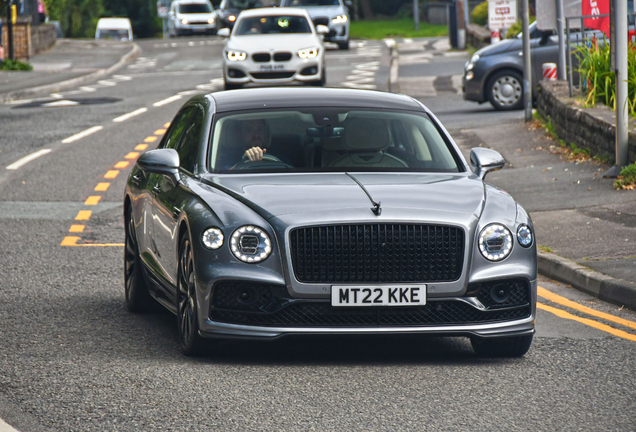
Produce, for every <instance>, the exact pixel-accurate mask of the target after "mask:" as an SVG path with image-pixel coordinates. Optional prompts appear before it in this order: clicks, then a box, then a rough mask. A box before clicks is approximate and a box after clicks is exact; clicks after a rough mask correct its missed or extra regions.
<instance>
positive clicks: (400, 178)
mask: <svg viewBox="0 0 636 432" xmlns="http://www.w3.org/2000/svg"><path fill="white" fill-rule="evenodd" d="M352 175H353V177H355V179H356V180H358V181H359V182H360V184H362V185H363V186H364V188H365V189H366V190H367V191H368V192H369V194H370V195H371V197H372V198H373V200H374V201H376V202H381V208H382V213H381V215H379V216H376V215H375V214H374V213H373V211H372V210H371V207H373V206H372V203H371V200H370V199H369V197H367V195H366V193H365V191H364V190H363V189H362V187H360V186H359V185H358V184H356V182H355V181H354V180H353V179H352V178H351V177H349V176H348V175H346V174H344V173H316V174H238V175H213V174H208V175H206V176H204V178H203V181H204V182H206V183H208V184H210V185H211V186H214V187H215V188H217V189H220V190H222V191H224V192H225V193H227V194H229V195H231V196H233V197H234V198H236V199H238V200H239V201H241V202H243V203H244V204H245V205H247V206H248V207H250V208H252V209H253V210H254V211H256V212H257V213H259V214H260V215H261V216H262V217H264V218H265V219H268V220H272V219H277V220H279V221H281V222H283V224H284V225H286V226H289V225H304V224H313V223H330V222H331V223H337V222H340V223H341V222H343V221H371V222H385V221H388V220H391V221H411V222H423V221H437V222H445V223H456V224H462V225H465V226H468V225H471V224H472V223H473V222H474V221H475V220H476V219H477V218H479V216H480V214H481V212H482V210H483V205H484V196H485V192H484V184H483V182H482V181H481V180H479V179H478V178H477V177H476V176H466V175H462V174H446V173H440V174H419V173H418V174H412V173H408V174H393V173H386V174H385V173H365V174H352Z"/></svg>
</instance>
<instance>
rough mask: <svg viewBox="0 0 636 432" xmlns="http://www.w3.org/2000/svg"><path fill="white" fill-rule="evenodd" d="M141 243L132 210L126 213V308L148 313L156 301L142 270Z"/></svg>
mask: <svg viewBox="0 0 636 432" xmlns="http://www.w3.org/2000/svg"><path fill="white" fill-rule="evenodd" d="M141 266H142V263H141V258H140V257H139V242H138V241H137V233H136V231H135V221H134V219H133V216H132V211H131V210H130V208H129V209H128V211H127V212H126V243H125V247H124V289H125V295H126V307H127V308H128V310H129V311H130V312H148V311H149V310H151V308H152V306H154V305H153V302H154V300H153V299H152V297H151V296H150V293H149V292H148V285H147V283H146V279H145V276H144V272H143V269H142V268H141Z"/></svg>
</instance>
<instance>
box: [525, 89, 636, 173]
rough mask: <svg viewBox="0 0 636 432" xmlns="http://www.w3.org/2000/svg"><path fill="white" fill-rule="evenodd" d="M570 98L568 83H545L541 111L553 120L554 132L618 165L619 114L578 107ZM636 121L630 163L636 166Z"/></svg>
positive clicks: (539, 100) (632, 123) (632, 124)
mask: <svg viewBox="0 0 636 432" xmlns="http://www.w3.org/2000/svg"><path fill="white" fill-rule="evenodd" d="M578 104H579V102H578V101H577V99H576V98H570V97H569V90H568V83H567V82H566V81H541V82H540V83H539V91H538V93H537V110H538V111H539V113H540V114H541V115H542V116H543V117H544V118H546V119H547V118H548V117H550V119H551V120H552V125H553V127H554V131H555V132H556V133H557V134H558V135H559V137H560V138H561V139H562V140H563V141H565V142H566V143H568V144H570V143H574V144H576V146H577V147H579V148H582V149H587V150H589V152H590V154H591V155H593V156H599V157H602V158H606V159H608V160H610V161H612V163H613V161H614V157H615V155H616V139H615V134H616V126H615V125H616V114H615V112H614V111H613V110H612V109H610V108H608V107H606V106H601V105H598V106H597V107H595V108H582V107H580V106H577V105H578ZM635 127H636V119H634V118H633V117H631V118H630V121H629V131H630V132H629V163H632V162H636V134H635V133H634V128H635Z"/></svg>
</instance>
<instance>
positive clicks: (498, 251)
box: [479, 224, 512, 261]
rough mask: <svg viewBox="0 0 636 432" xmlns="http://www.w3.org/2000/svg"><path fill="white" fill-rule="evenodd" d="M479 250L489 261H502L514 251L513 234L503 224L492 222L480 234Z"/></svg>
mask: <svg viewBox="0 0 636 432" xmlns="http://www.w3.org/2000/svg"><path fill="white" fill-rule="evenodd" d="M479 250H480V252H481V254H482V255H483V256H484V258H486V259H487V260H489V261H501V260H503V259H505V258H507V257H508V255H510V252H512V234H510V230H508V228H506V227H505V226H503V225H501V224H490V225H488V226H487V227H485V228H484V229H483V230H481V233H480V234H479Z"/></svg>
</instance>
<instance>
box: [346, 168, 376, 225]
mask: <svg viewBox="0 0 636 432" xmlns="http://www.w3.org/2000/svg"><path fill="white" fill-rule="evenodd" d="M345 174H346V175H347V176H348V177H349V178H350V179H351V180H353V181H354V182H356V183H357V184H358V186H360V188H361V189H362V190H363V191H364V193H365V194H367V196H368V197H369V201H371V204H373V207H371V211H372V212H373V214H374V215H376V216H380V215H381V214H382V208H381V207H380V206H381V205H382V202H380V201H378V202H375V201H374V200H373V197H371V194H370V193H369V191H368V190H367V189H366V188H365V187H364V186H363V185H362V183H360V182H359V181H358V179H357V178H355V177H354V176H352V175H351V174H349V173H345Z"/></svg>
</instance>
